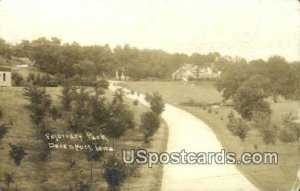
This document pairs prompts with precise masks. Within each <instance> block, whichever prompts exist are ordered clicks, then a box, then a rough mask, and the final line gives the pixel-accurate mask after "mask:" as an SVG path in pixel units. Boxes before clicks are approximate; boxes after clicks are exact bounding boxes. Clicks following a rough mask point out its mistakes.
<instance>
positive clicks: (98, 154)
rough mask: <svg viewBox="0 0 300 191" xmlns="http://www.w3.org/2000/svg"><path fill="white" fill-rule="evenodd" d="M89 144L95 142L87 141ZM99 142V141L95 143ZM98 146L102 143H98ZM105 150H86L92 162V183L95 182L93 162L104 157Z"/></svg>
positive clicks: (88, 158)
mask: <svg viewBox="0 0 300 191" xmlns="http://www.w3.org/2000/svg"><path fill="white" fill-rule="evenodd" d="M87 144H90V145H93V143H92V142H91V141H90V142H87ZM94 144H97V143H94ZM97 146H100V143H98V144H97ZM103 155H104V152H103V151H97V150H95V149H94V150H93V151H87V152H86V157H87V160H88V161H89V162H90V184H92V183H93V162H98V161H100V160H101V158H102V157H103Z"/></svg>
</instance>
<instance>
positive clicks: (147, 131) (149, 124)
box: [140, 111, 160, 143]
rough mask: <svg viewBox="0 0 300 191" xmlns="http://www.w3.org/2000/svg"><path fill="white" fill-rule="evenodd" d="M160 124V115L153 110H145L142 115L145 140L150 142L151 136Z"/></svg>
mask: <svg viewBox="0 0 300 191" xmlns="http://www.w3.org/2000/svg"><path fill="white" fill-rule="evenodd" d="M159 126H160V120H159V117H158V116H157V115H156V114H155V113H154V112H152V111H149V112H144V113H143V114H142V116H141V126H140V128H141V130H142V132H143V134H144V142H145V143H148V142H149V138H150V137H152V136H153V134H154V133H155V131H156V130H157V129H158V128H159Z"/></svg>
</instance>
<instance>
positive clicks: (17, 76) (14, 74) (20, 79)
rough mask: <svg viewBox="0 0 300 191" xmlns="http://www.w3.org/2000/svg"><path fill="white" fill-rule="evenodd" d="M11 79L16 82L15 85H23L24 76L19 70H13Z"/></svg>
mask: <svg viewBox="0 0 300 191" xmlns="http://www.w3.org/2000/svg"><path fill="white" fill-rule="evenodd" d="M11 79H12V80H13V82H14V86H22V85H23V81H24V78H23V76H22V75H21V74H19V73H18V72H12V74H11Z"/></svg>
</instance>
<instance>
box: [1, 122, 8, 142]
mask: <svg viewBox="0 0 300 191" xmlns="http://www.w3.org/2000/svg"><path fill="white" fill-rule="evenodd" d="M7 132H8V127H7V125H6V124H5V123H0V143H1V142H2V139H3V138H4V136H5V134H6V133H7Z"/></svg>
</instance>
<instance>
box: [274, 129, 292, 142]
mask: <svg viewBox="0 0 300 191" xmlns="http://www.w3.org/2000/svg"><path fill="white" fill-rule="evenodd" d="M278 138H279V140H280V141H282V142H284V143H290V142H294V141H297V137H296V136H295V135H294V134H293V133H292V132H291V131H288V130H286V129H283V130H281V131H280V133H279V137H278Z"/></svg>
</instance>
